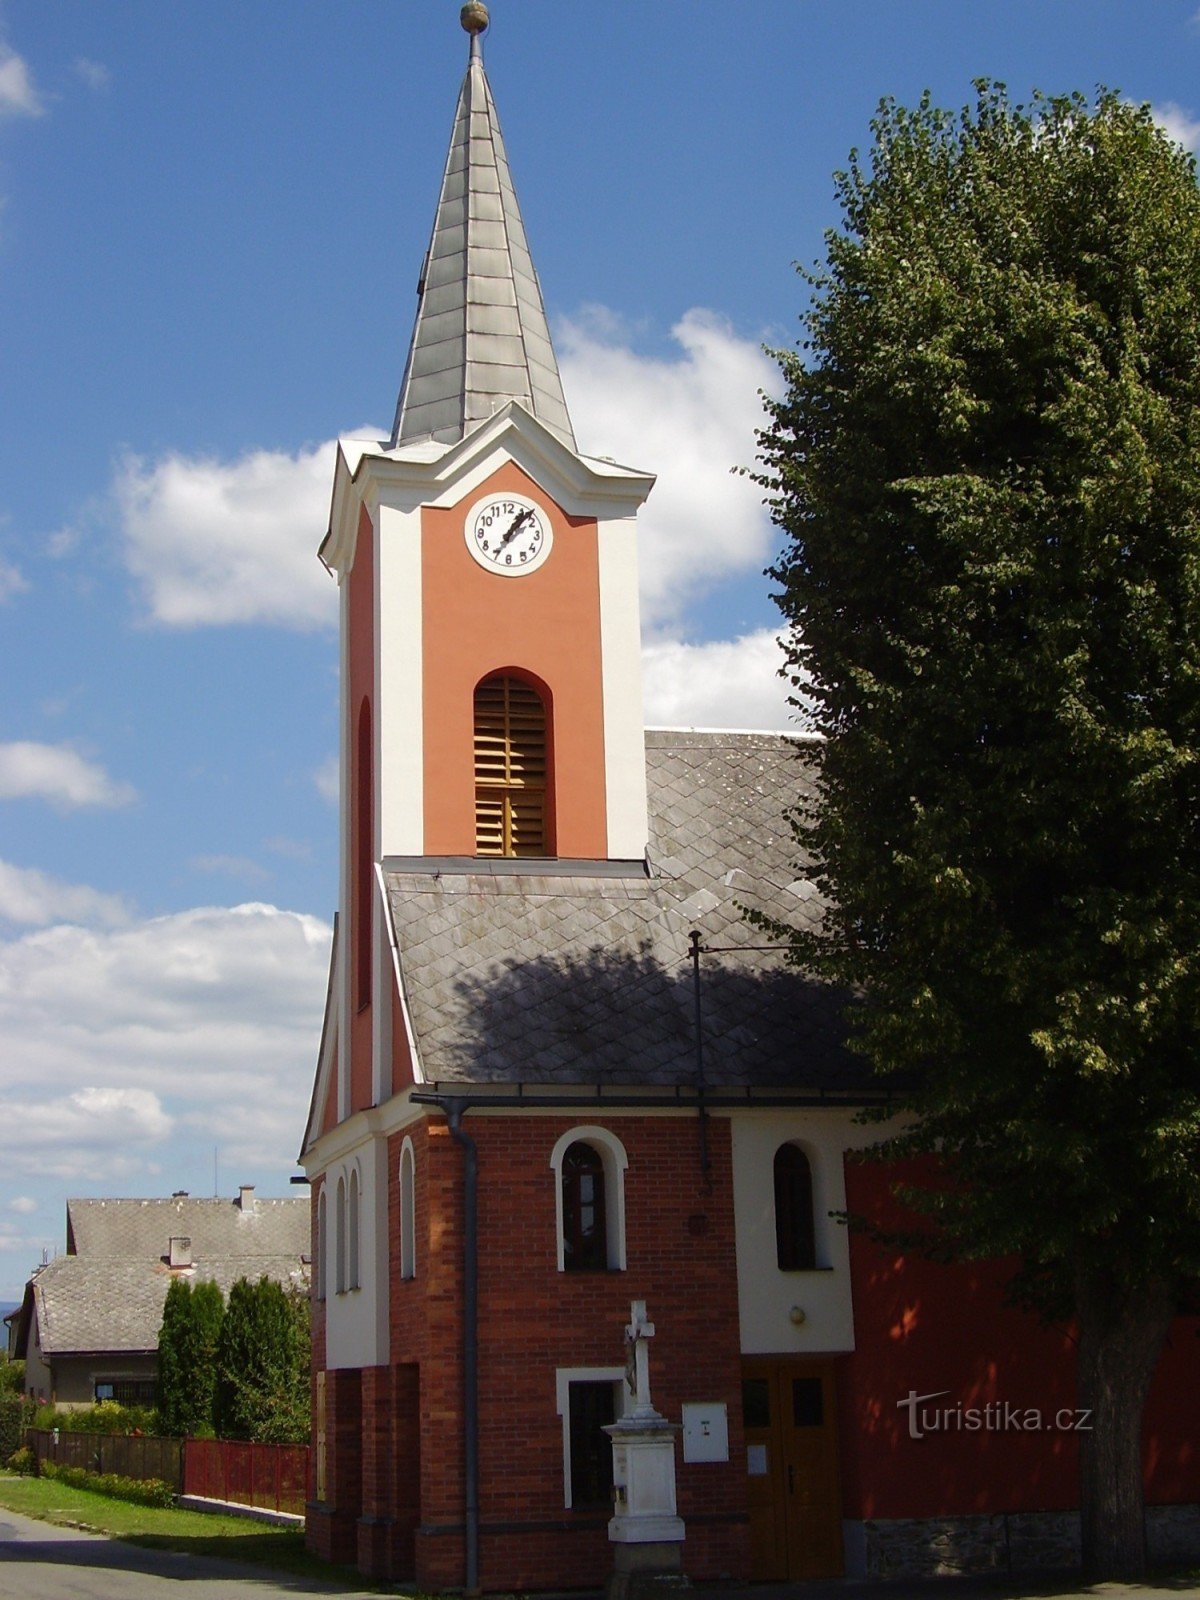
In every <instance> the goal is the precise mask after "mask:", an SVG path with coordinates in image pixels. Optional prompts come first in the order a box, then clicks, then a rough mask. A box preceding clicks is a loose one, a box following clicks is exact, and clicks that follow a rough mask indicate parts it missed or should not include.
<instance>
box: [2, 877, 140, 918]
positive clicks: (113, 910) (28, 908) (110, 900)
mask: <svg viewBox="0 0 1200 1600" xmlns="http://www.w3.org/2000/svg"><path fill="white" fill-rule="evenodd" d="M129 917H130V910H129V906H128V904H127V903H126V902H125V900H124V899H123V898H122V897H121V896H120V895H115V894H104V893H102V892H101V891H100V890H99V889H92V888H89V887H88V886H87V885H86V884H80V883H64V882H63V880H62V879H61V878H52V877H51V876H50V874H49V873H47V872H39V871H38V869H37V868H36V867H14V866H13V864H12V863H11V862H9V861H0V922H9V923H14V924H16V925H18V926H20V927H27V928H45V927H48V926H49V925H50V924H51V923H53V922H74V923H83V924H85V925H93V924H99V925H100V926H102V927H121V926H123V925H124V924H125V923H127V922H128V921H129Z"/></svg>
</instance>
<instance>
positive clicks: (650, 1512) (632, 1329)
mask: <svg viewBox="0 0 1200 1600" xmlns="http://www.w3.org/2000/svg"><path fill="white" fill-rule="evenodd" d="M653 1337H654V1324H653V1323H652V1322H651V1321H650V1320H649V1318H648V1317H647V1315H646V1302H645V1301H644V1300H635V1301H634V1302H633V1304H632V1305H631V1306H630V1308H629V1324H628V1326H627V1327H626V1329H625V1352H626V1363H625V1382H626V1384H627V1385H628V1388H629V1391H630V1394H631V1396H632V1399H633V1404H632V1407H631V1408H630V1409H629V1410H628V1411H627V1412H626V1413H625V1415H624V1416H623V1417H619V1418H618V1419H617V1421H616V1422H614V1423H613V1424H612V1425H611V1426H610V1427H608V1428H606V1429H605V1432H606V1433H607V1434H608V1435H609V1437H610V1438H611V1440H612V1447H613V1501H614V1504H613V1515H612V1519H611V1521H610V1522H609V1524H608V1537H609V1539H610V1540H611V1541H612V1543H613V1547H614V1548H613V1571H612V1575H611V1576H610V1578H609V1580H608V1589H607V1600H641V1597H642V1596H647V1597H648V1596H650V1595H653V1594H657V1593H660V1592H661V1591H662V1590H663V1589H665V1588H668V1587H669V1588H672V1589H677V1588H679V1587H681V1586H686V1584H687V1579H686V1578H685V1577H684V1576H683V1560H682V1545H683V1539H684V1526H683V1520H682V1518H681V1517H680V1516H679V1515H678V1513H677V1512H676V1508H675V1435H676V1434H677V1433H678V1432H679V1431H680V1429H679V1427H678V1425H677V1424H675V1423H671V1422H668V1421H667V1419H666V1418H665V1417H664V1416H661V1415H660V1414H659V1412H657V1411H656V1410H655V1409H654V1405H653V1402H652V1401H651V1399H650V1344H649V1341H650V1340H651V1339H653Z"/></svg>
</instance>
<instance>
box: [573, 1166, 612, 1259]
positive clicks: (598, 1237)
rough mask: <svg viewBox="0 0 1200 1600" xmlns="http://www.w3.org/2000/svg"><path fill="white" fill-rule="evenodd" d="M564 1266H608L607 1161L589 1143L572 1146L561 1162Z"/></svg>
mask: <svg viewBox="0 0 1200 1600" xmlns="http://www.w3.org/2000/svg"><path fill="white" fill-rule="evenodd" d="M562 1194H563V1200H562V1207H563V1268H564V1270H565V1271H567V1272H603V1271H604V1270H605V1269H606V1268H607V1267H608V1229H607V1225H606V1213H605V1208H604V1163H603V1161H602V1160H601V1159H600V1156H599V1153H598V1152H597V1151H595V1150H593V1149H592V1147H591V1145H590V1144H583V1143H582V1142H581V1141H580V1142H577V1143H575V1144H573V1145H570V1146H569V1147H568V1149H567V1151H566V1154H565V1155H564V1156H563V1164H562Z"/></svg>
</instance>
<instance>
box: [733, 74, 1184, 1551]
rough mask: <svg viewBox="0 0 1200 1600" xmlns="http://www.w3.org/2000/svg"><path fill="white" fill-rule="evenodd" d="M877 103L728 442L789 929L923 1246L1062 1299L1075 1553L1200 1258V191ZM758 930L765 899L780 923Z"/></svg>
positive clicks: (1134, 1525) (1105, 123)
mask: <svg viewBox="0 0 1200 1600" xmlns="http://www.w3.org/2000/svg"><path fill="white" fill-rule="evenodd" d="M977 87H978V101H977V103H976V105H975V106H974V107H969V108H967V109H965V110H964V111H963V112H962V113H961V114H960V115H959V116H957V117H956V116H953V115H951V114H948V113H946V112H943V111H939V110H937V109H935V108H934V107H933V106H931V104H930V103H929V100H928V97H926V98H925V99H924V100H923V101H922V103H921V105H920V106H919V107H918V108H917V109H916V110H906V109H903V108H900V107H898V106H896V105H894V104H893V103H891V102H888V101H885V102H884V103H883V105H882V106H881V108H880V111H879V113H878V115H877V117H876V119H875V121H874V123H873V124H872V127H873V131H874V143H873V147H872V149H871V151H870V154H869V156H868V157H867V158H865V159H860V158H859V157H858V155H857V153H855V154H854V155H852V157H851V160H850V164H849V167H848V170H847V171H845V172H844V173H840V174H839V175H838V177H837V185H838V197H839V200H840V205H841V209H842V213H843V219H842V226H841V228H840V229H839V230H837V231H833V232H831V233H830V234H829V235H828V238H827V244H828V255H827V261H826V263H825V266H824V268H823V269H822V270H821V271H819V272H818V273H816V274H814V275H811V276H809V283H810V286H811V289H812V300H811V305H810V309H809V310H808V312H807V313H806V314H805V317H804V319H803V323H804V331H805V339H804V342H803V343H802V344H801V346H800V348H799V352H792V353H787V354H784V355H783V356H782V357H781V361H782V366H783V373H784V377H785V380H786V393H785V396H784V398H783V399H781V400H780V401H778V402H777V403H773V404H771V405H770V406H769V415H770V418H771V420H770V424H769V426H768V428H767V429H766V430H765V431H764V433H763V434H762V436H761V438H760V444H761V449H762V458H761V459H762V462H763V468H762V472H761V476H760V479H759V481H760V482H761V483H762V484H763V485H764V487H765V488H766V490H767V493H768V496H769V502H770V504H771V505H772V507H773V512H774V516H775V519H776V521H777V523H778V524H779V526H780V527H781V528H782V530H783V531H784V533H785V535H786V544H785V547H784V554H783V556H782V558H781V560H780V563H779V565H778V567H777V569H776V570H775V572H774V573H773V574H772V575H773V576H774V577H775V578H776V579H777V580H778V581H779V582H780V583H781V585H782V590H783V592H782V598H781V601H780V603H781V606H782V609H783V611H784V613H785V615H786V617H787V619H788V621H789V623H790V625H791V631H790V667H791V676H792V681H793V684H794V686H795V687H796V690H797V693H798V695H799V697H800V698H801V699H803V700H807V699H810V698H811V702H812V705H813V711H812V716H813V719H814V722H815V725H816V728H817V729H818V731H820V732H821V733H823V734H824V735H825V742H824V744H823V745H822V746H821V748H820V749H819V751H818V754H817V757H816V760H817V766H818V774H819V786H818V787H819V801H818V803H817V804H816V805H815V806H814V808H813V809H811V810H809V811H806V812H804V813H803V814H802V815H800V816H799V817H798V818H797V822H796V826H797V834H798V838H799V840H800V842H801V843H802V845H803V846H804V848H805V849H806V851H807V852H808V853H809V854H810V855H811V857H812V858H813V860H814V861H815V863H816V873H817V876H818V880H819V881H820V882H821V884H822V885H823V886H824V888H825V889H826V891H827V893H828V895H829V897H830V901H831V909H830V912H829V917H828V921H827V923H826V926H825V929H824V933H823V935H821V936H819V937H816V938H805V937H802V936H800V935H798V934H797V935H794V936H792V937H793V956H794V959H795V960H797V961H798V962H802V963H804V964H805V965H806V966H808V967H810V968H813V969H815V970H817V971H819V972H821V973H823V974H825V975H827V976H828V977H830V978H832V979H833V980H835V981H836V982H838V983H840V984H844V985H846V986H847V989H848V991H849V992H851V993H853V994H854V995H855V996H856V999H855V1001H854V1003H853V1005H852V1006H851V1009H850V1016H851V1025H852V1036H853V1039H854V1042H855V1045H856V1047H857V1048H858V1049H859V1050H860V1051H862V1052H863V1053H864V1054H865V1055H866V1056H867V1057H868V1058H869V1060H870V1061H871V1062H872V1063H873V1064H874V1066H875V1067H876V1068H877V1069H879V1070H881V1071H884V1072H887V1073H890V1074H892V1075H893V1081H896V1082H899V1083H901V1084H905V1085H908V1086H909V1087H907V1088H905V1089H903V1090H902V1091H901V1093H900V1096H899V1098H900V1101H901V1103H902V1104H905V1105H907V1106H908V1107H909V1108H910V1109H911V1110H913V1111H915V1112H916V1113H918V1119H917V1120H916V1121H914V1122H912V1123H911V1125H910V1126H909V1129H908V1131H906V1132H903V1133H901V1134H899V1135H897V1136H894V1137H891V1138H888V1139H886V1141H885V1148H886V1149H887V1150H888V1151H889V1152H891V1153H894V1154H897V1155H906V1154H912V1153H920V1152H936V1153H937V1155H938V1156H939V1158H940V1161H941V1164H942V1169H943V1173H948V1175H949V1178H950V1179H951V1180H952V1181H950V1182H949V1183H946V1182H943V1183H942V1184H941V1185H940V1186H937V1187H935V1186H934V1185H933V1184H932V1183H931V1184H930V1185H929V1186H928V1187H922V1186H917V1188H916V1189H915V1191H913V1192H911V1193H909V1194H908V1196H907V1198H909V1200H910V1201H911V1202H912V1203H913V1204H914V1205H916V1206H917V1207H918V1209H919V1210H920V1211H921V1212H923V1213H924V1218H925V1221H924V1223H923V1227H924V1228H925V1229H926V1230H927V1239H926V1243H927V1245H928V1246H929V1248H931V1249H934V1250H937V1251H942V1252H946V1253H948V1254H951V1255H957V1256H959V1257H985V1256H986V1257H1002V1256H1015V1257H1017V1258H1019V1261H1020V1267H1019V1270H1018V1271H1017V1274H1016V1277H1015V1279H1014V1283H1013V1290H1014V1293H1015V1294H1016V1295H1017V1296H1018V1298H1019V1299H1021V1300H1022V1301H1023V1302H1025V1303H1031V1304H1033V1305H1035V1306H1037V1307H1039V1308H1040V1309H1041V1310H1042V1311H1043V1313H1045V1314H1047V1315H1049V1316H1052V1317H1063V1316H1069V1317H1071V1318H1073V1319H1074V1322H1075V1324H1076V1325H1077V1328H1078V1356H1077V1367H1078V1370H1077V1377H1078V1391H1079V1403H1080V1405H1082V1406H1087V1407H1090V1408H1091V1409H1092V1412H1093V1417H1094V1431H1092V1432H1090V1433H1081V1434H1080V1435H1079V1436H1078V1437H1079V1443H1080V1447H1081V1483H1080V1504H1081V1513H1082V1520H1083V1535H1084V1552H1085V1559H1086V1562H1087V1565H1088V1568H1089V1570H1090V1571H1091V1572H1092V1573H1094V1574H1096V1575H1098V1576H1101V1577H1123V1576H1127V1575H1128V1576H1133V1575H1137V1574H1139V1573H1140V1572H1141V1571H1142V1569H1143V1565H1144V1544H1143V1523H1142V1480H1141V1470H1142V1417H1143V1408H1144V1400H1145V1396H1146V1392H1147V1389H1148V1387H1149V1383H1150V1380H1151V1377H1152V1375H1153V1373H1154V1370H1155V1367H1156V1365H1157V1362H1158V1358H1159V1354H1160V1351H1161V1348H1162V1345H1163V1341H1164V1338H1165V1336H1166V1333H1167V1330H1168V1327H1169V1324H1170V1322H1171V1319H1172V1316H1173V1315H1174V1313H1175V1312H1176V1310H1177V1309H1178V1307H1179V1305H1180V1300H1181V1295H1182V1294H1183V1292H1184V1291H1185V1288H1186V1286H1187V1284H1188V1282H1189V1280H1194V1277H1195V1275H1196V1274H1197V1272H1198V1270H1200V1183H1197V1181H1196V1174H1197V1169H1198V1164H1200V1163H1198V1157H1200V981H1198V980H1200V761H1198V756H1200V405H1198V402H1200V357H1198V352H1200V200H1198V193H1197V186H1196V178H1195V171H1194V167H1193V163H1192V160H1191V158H1190V157H1189V156H1187V155H1185V154H1184V152H1183V151H1182V150H1181V149H1180V148H1179V147H1178V146H1177V145H1175V144H1173V143H1172V142H1171V141H1170V140H1169V139H1168V138H1167V137H1166V136H1165V135H1164V134H1163V133H1162V132H1161V131H1160V130H1159V129H1158V128H1156V127H1155V125H1154V123H1153V121H1152V119H1151V117H1150V115H1149V112H1148V110H1147V109H1145V108H1142V109H1137V108H1134V107H1131V106H1129V105H1125V104H1122V102H1121V101H1120V100H1119V98H1118V97H1117V96H1116V95H1114V94H1111V93H1108V92H1103V93H1101V94H1100V95H1099V97H1098V98H1097V100H1096V101H1095V103H1094V104H1088V103H1086V102H1085V101H1084V100H1083V99H1082V98H1081V97H1079V96H1075V97H1072V98H1067V99H1044V98H1041V97H1035V99H1034V102H1033V105H1032V106H1031V107H1029V108H1025V107H1021V106H1015V105H1012V104H1011V103H1010V102H1009V100H1008V99H1007V97H1006V95H1005V93H1004V91H1003V89H1002V88H1000V87H996V86H992V85H989V84H986V83H981V84H979V85H978V86H977ZM789 936H791V935H789Z"/></svg>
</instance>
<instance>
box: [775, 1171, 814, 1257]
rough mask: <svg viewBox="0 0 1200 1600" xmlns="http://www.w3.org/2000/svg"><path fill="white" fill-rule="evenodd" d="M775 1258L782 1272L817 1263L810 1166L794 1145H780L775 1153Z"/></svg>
mask: <svg viewBox="0 0 1200 1600" xmlns="http://www.w3.org/2000/svg"><path fill="white" fill-rule="evenodd" d="M775 1255H776V1259H777V1260H778V1263H779V1267H780V1270H781V1271H783V1272H803V1271H811V1270H812V1269H813V1268H814V1267H815V1266H816V1264H817V1246H816V1233H815V1230H814V1227H813V1182H812V1167H811V1165H810V1164H809V1159H808V1157H807V1156H806V1155H805V1153H804V1151H803V1150H801V1148H800V1146H799V1145H798V1144H781V1145H780V1146H779V1149H778V1150H776V1152H775Z"/></svg>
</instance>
